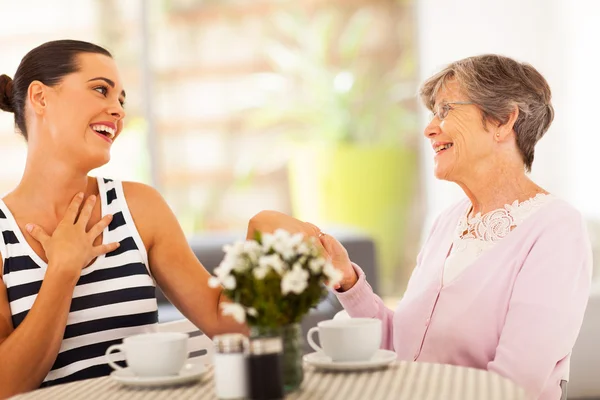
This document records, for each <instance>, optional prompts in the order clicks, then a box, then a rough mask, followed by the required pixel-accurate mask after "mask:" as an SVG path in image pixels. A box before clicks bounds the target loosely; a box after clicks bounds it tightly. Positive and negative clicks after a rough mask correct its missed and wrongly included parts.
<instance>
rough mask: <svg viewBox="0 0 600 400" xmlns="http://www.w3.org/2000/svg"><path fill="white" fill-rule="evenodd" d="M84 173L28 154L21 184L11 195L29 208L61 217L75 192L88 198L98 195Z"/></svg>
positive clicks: (60, 163)
mask: <svg viewBox="0 0 600 400" xmlns="http://www.w3.org/2000/svg"><path fill="white" fill-rule="evenodd" d="M87 173H88V171H84V170H81V171H78V170H75V169H74V168H73V166H72V165H67V164H65V163H64V162H61V161H59V160H56V159H52V160H43V159H41V158H39V157H29V155H28V158H27V162H26V165H25V171H24V173H23V177H22V178H21V182H20V183H19V185H18V186H17V187H16V188H15V190H14V191H13V192H12V193H11V194H12V195H13V196H15V197H18V198H20V199H27V203H28V205H29V207H35V208H36V209H37V210H40V211H43V212H44V213H49V214H47V215H55V216H56V217H58V218H60V217H61V216H62V215H64V212H65V210H66V209H67V207H68V206H69V204H70V203H71V201H72V200H73V197H75V195H76V194H77V193H79V192H83V193H85V195H86V197H87V196H89V195H91V194H95V193H96V192H97V187H96V185H95V184H94V183H95V182H94V181H93V180H92V179H90V178H89V177H88V175H87Z"/></svg>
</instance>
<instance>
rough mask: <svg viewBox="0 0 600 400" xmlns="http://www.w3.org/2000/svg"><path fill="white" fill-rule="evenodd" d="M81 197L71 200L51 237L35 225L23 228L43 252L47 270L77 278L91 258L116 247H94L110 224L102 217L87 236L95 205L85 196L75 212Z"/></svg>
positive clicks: (117, 245) (110, 245)
mask: <svg viewBox="0 0 600 400" xmlns="http://www.w3.org/2000/svg"><path fill="white" fill-rule="evenodd" d="M83 197H84V195H83V193H79V194H78V195H76V196H75V197H74V198H73V200H72V201H71V204H70V205H69V208H68V209H67V212H66V213H65V216H64V217H63V219H62V221H61V222H60V223H59V224H58V226H57V227H56V230H55V231H54V232H53V233H52V235H49V234H48V233H46V232H45V231H44V230H43V229H42V228H41V227H39V226H38V225H35V224H27V226H26V229H27V232H29V234H30V235H31V237H33V238H34V239H35V240H37V241H38V242H40V244H41V245H42V247H43V248H44V252H45V253H46V257H47V259H48V268H58V269H59V270H60V271H63V272H67V273H69V274H72V276H74V277H79V275H80V274H81V270H82V269H83V268H84V267H86V266H87V265H88V264H89V263H90V262H91V261H92V260H93V259H94V258H96V257H98V256H100V255H102V254H106V253H109V252H111V251H114V250H116V249H117V248H118V247H119V243H109V244H105V245H99V246H94V240H95V239H96V238H97V237H98V236H99V235H100V234H101V233H102V231H103V230H104V228H106V227H107V226H108V225H109V224H110V221H111V220H112V215H106V216H105V217H104V218H102V219H101V220H100V221H99V222H98V223H97V224H96V225H94V226H93V227H92V228H91V229H90V230H89V232H88V231H86V226H87V224H88V222H89V220H90V217H91V215H92V210H93V209H94V205H95V204H96V196H93V195H92V196H89V197H88V198H87V200H86V201H85V204H84V205H83V207H82V208H81V211H79V208H80V207H81V204H82V203H83V201H84V200H83Z"/></svg>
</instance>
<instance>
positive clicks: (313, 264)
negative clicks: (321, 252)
mask: <svg viewBox="0 0 600 400" xmlns="http://www.w3.org/2000/svg"><path fill="white" fill-rule="evenodd" d="M324 266H325V259H323V258H322V257H318V258H313V259H311V260H310V261H309V262H308V268H310V270H311V271H312V273H313V274H315V275H316V274H319V273H321V271H322V270H323V267H324Z"/></svg>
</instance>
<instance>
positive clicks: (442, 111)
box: [429, 101, 475, 121]
mask: <svg viewBox="0 0 600 400" xmlns="http://www.w3.org/2000/svg"><path fill="white" fill-rule="evenodd" d="M453 104H457V105H469V104H475V103H473V102H470V101H453V102H451V103H440V104H438V106H437V107H435V108H434V111H433V112H432V113H431V115H430V118H429V120H430V121H432V120H433V119H434V118H435V117H438V119H439V120H440V121H443V120H444V118H446V117H447V116H448V113H449V112H450V110H454V107H452V105H453Z"/></svg>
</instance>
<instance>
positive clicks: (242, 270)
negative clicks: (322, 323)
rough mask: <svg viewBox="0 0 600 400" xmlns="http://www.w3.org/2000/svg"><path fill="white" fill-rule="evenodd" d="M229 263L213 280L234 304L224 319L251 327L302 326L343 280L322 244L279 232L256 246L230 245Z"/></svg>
mask: <svg viewBox="0 0 600 400" xmlns="http://www.w3.org/2000/svg"><path fill="white" fill-rule="evenodd" d="M223 250H224V251H225V258H224V259H223V261H222V262H221V264H220V265H219V266H218V267H217V268H215V271H214V274H215V276H213V277H211V278H210V280H209V285H210V286H211V287H218V286H219V285H220V286H222V287H223V289H224V294H225V295H227V297H229V298H230V299H231V300H232V301H233V302H232V303H223V304H222V306H221V307H222V312H223V314H224V315H231V316H232V317H234V318H235V319H236V320H237V321H238V322H240V323H242V322H247V323H248V325H250V326H260V327H272V328H277V327H281V326H285V325H289V324H293V323H297V322H300V320H301V319H302V316H303V315H304V314H306V313H307V312H308V311H309V310H310V308H311V307H314V306H316V305H317V304H318V302H319V300H320V299H321V297H322V296H323V294H324V292H325V290H326V289H325V285H328V286H333V285H335V284H337V283H338V282H339V281H340V279H341V278H342V274H341V272H340V271H338V270H337V269H336V268H335V267H334V266H333V265H332V264H331V263H330V262H329V261H327V259H326V257H325V256H324V255H323V254H321V252H320V249H319V247H318V246H317V239H315V238H314V237H311V238H309V239H307V238H305V236H304V235H303V234H301V233H296V234H291V233H289V232H287V231H285V230H282V229H279V230H277V231H275V233H273V234H269V233H264V234H261V233H257V234H256V238H255V240H245V241H238V242H236V243H234V244H233V245H226V246H225V247H224V248H223Z"/></svg>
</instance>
